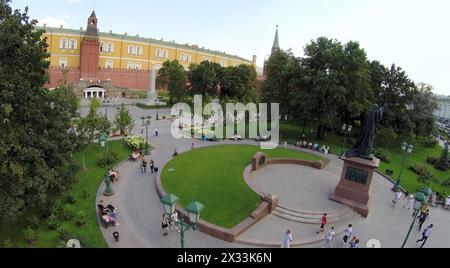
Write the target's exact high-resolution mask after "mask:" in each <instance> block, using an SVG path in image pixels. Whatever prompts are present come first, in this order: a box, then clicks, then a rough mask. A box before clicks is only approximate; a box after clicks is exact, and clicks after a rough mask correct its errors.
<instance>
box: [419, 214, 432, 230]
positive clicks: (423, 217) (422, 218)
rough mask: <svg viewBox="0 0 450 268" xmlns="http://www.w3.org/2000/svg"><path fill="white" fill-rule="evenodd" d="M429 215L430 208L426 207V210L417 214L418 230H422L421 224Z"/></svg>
mask: <svg viewBox="0 0 450 268" xmlns="http://www.w3.org/2000/svg"><path fill="white" fill-rule="evenodd" d="M429 216H430V210H429V209H427V211H425V212H422V213H421V214H420V216H419V231H420V230H422V225H423V224H424V223H425V221H426V220H427V219H428V217H429Z"/></svg>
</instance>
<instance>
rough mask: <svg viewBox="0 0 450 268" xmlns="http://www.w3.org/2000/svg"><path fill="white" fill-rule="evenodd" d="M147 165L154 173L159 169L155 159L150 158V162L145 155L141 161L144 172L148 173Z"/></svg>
mask: <svg viewBox="0 0 450 268" xmlns="http://www.w3.org/2000/svg"><path fill="white" fill-rule="evenodd" d="M147 167H150V171H151V172H152V174H153V173H155V172H157V171H158V170H157V168H156V167H155V162H153V160H150V162H149V161H148V160H147V159H146V158H145V157H143V158H142V161H141V170H142V173H147Z"/></svg>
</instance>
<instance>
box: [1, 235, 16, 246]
mask: <svg viewBox="0 0 450 268" xmlns="http://www.w3.org/2000/svg"><path fill="white" fill-rule="evenodd" d="M3 248H14V243H13V242H12V241H11V239H10V238H9V237H8V238H7V239H5V241H3Z"/></svg>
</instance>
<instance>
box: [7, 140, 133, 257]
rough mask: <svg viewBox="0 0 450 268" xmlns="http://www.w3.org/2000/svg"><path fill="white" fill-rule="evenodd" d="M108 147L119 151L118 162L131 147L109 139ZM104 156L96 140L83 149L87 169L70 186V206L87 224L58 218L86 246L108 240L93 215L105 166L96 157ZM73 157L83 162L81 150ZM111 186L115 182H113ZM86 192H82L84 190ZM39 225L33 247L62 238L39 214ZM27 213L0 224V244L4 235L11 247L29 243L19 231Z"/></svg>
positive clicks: (99, 245)
mask: <svg viewBox="0 0 450 268" xmlns="http://www.w3.org/2000/svg"><path fill="white" fill-rule="evenodd" d="M108 146H109V149H112V150H114V151H116V152H117V153H118V155H119V160H118V161H117V162H116V163H114V165H117V164H118V163H119V162H120V161H122V160H124V159H126V158H127V157H128V156H129V153H130V150H129V149H128V148H127V147H126V146H124V145H123V143H122V141H112V142H109V143H108ZM102 156H103V151H102V149H101V148H100V147H99V145H98V144H92V145H90V146H88V148H86V150H85V162H86V168H87V170H86V172H83V171H80V172H78V174H77V175H76V178H77V180H76V182H75V183H74V184H73V187H72V189H71V190H70V192H71V193H73V194H74V195H75V196H76V200H77V201H76V202H75V204H73V205H71V206H72V208H73V209H74V210H75V211H76V212H78V211H82V212H84V213H85V214H86V216H87V221H86V224H85V225H84V226H82V227H76V226H75V223H74V221H73V220H72V221H69V222H66V221H64V220H60V225H61V226H64V227H65V228H66V229H67V231H68V232H69V233H70V234H72V235H73V236H74V237H75V238H78V239H80V240H81V241H82V242H83V243H84V244H86V245H87V246H88V247H93V248H106V247H107V244H106V242H105V240H104V238H103V235H102V234H101V232H100V229H99V225H98V223H97V218H96V206H95V198H96V195H97V190H98V188H99V186H100V183H101V182H102V180H103V175H104V169H103V168H100V167H98V165H97V159H98V158H99V157H102ZM74 158H75V159H76V160H77V161H78V162H79V163H80V166H82V153H77V154H76V155H74ZM113 187H114V184H113ZM85 191H86V192H87V193H88V196H84V194H83V193H84V192H85ZM36 215H39V220H40V225H39V229H38V230H37V232H36V238H37V239H36V243H35V244H33V245H32V246H31V247H34V248H55V247H58V246H60V245H61V240H60V239H59V237H58V232H57V231H50V230H49V228H48V225H47V222H46V220H45V219H43V218H42V217H40V215H41V214H40V213H36ZM28 225H29V224H28V222H27V217H26V216H24V217H21V218H20V219H18V220H17V221H15V222H13V223H7V224H5V225H3V226H1V229H0V244H1V245H2V246H3V242H4V241H5V239H10V240H11V241H12V242H13V244H14V247H19V248H23V247H30V246H29V245H28V244H27V243H26V241H25V239H24V237H23V234H22V230H23V229H24V228H26V227H27V226H28Z"/></svg>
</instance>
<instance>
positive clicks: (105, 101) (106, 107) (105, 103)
mask: <svg viewBox="0 0 450 268" xmlns="http://www.w3.org/2000/svg"><path fill="white" fill-rule="evenodd" d="M110 103H111V101H110V100H104V101H103V105H105V117H106V119H108V106H109V104H110Z"/></svg>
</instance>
